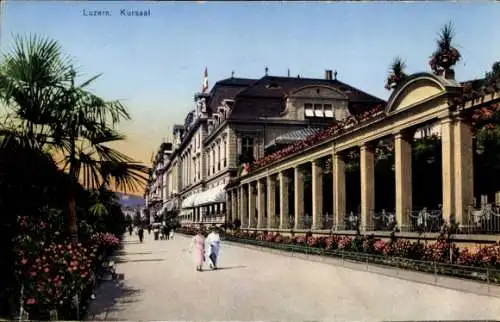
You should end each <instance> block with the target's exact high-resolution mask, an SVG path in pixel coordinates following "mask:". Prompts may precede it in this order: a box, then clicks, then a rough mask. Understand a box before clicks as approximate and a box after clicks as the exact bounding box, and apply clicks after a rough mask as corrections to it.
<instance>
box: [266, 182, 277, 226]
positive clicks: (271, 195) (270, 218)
mask: <svg viewBox="0 0 500 322" xmlns="http://www.w3.org/2000/svg"><path fill="white" fill-rule="evenodd" d="M267 228H270V229H271V228H276V179H275V178H274V177H273V176H268V177H267Z"/></svg>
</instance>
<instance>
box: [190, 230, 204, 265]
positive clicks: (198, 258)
mask: <svg viewBox="0 0 500 322" xmlns="http://www.w3.org/2000/svg"><path fill="white" fill-rule="evenodd" d="M190 252H191V253H192V254H193V259H194V263H195V265H196V270H197V271H198V272H201V271H202V270H203V262H204V261H205V236H203V232H202V231H201V229H198V230H197V232H196V235H195V236H194V237H193V239H192V240H191V246H190Z"/></svg>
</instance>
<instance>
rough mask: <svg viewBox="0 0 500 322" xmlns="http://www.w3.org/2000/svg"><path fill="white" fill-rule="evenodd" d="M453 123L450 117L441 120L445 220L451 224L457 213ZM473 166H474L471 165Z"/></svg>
mask: <svg viewBox="0 0 500 322" xmlns="http://www.w3.org/2000/svg"><path fill="white" fill-rule="evenodd" d="M453 143H454V142H453V121H452V119H451V118H450V117H447V118H444V119H442V120H441V154H442V177H443V209H442V210H443V218H444V220H445V221H446V222H447V223H448V224H449V223H451V222H450V220H451V215H452V214H454V213H455V209H454V208H455V205H454V202H453V198H454V194H455V187H454V182H453V181H454V180H453V174H454V173H453V153H454V152H453V150H454V149H453V147H454V144H453ZM471 166H472V165H471Z"/></svg>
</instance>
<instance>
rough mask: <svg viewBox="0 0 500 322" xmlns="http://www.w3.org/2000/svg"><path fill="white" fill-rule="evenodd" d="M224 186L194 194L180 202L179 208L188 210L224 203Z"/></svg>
mask: <svg viewBox="0 0 500 322" xmlns="http://www.w3.org/2000/svg"><path fill="white" fill-rule="evenodd" d="M225 187H226V186H225V185H220V186H217V187H214V188H211V189H208V190H205V191H202V192H199V193H196V194H193V195H191V196H189V197H187V198H186V199H184V201H182V205H181V208H183V209H188V208H193V207H199V206H205V205H210V204H215V203H223V202H226V190H225Z"/></svg>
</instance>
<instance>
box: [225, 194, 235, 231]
mask: <svg viewBox="0 0 500 322" xmlns="http://www.w3.org/2000/svg"><path fill="white" fill-rule="evenodd" d="M232 203H233V199H232V196H231V190H229V191H227V190H226V209H225V213H226V222H228V223H230V222H232V220H233V219H232V218H233V216H234V215H233V206H232Z"/></svg>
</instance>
